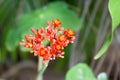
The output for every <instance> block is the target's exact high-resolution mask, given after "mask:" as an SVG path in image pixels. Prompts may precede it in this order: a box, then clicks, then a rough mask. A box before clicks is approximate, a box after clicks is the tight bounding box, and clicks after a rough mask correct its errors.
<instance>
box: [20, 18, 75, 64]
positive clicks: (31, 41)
mask: <svg viewBox="0 0 120 80" xmlns="http://www.w3.org/2000/svg"><path fill="white" fill-rule="evenodd" d="M60 25H61V22H60V21H59V19H56V20H52V23H50V22H49V21H47V27H46V29H44V28H43V27H41V28H40V29H36V30H35V29H34V28H31V32H33V35H25V41H21V42H20V45H23V46H24V47H26V48H31V51H30V52H31V53H34V55H35V56H38V57H42V58H43V62H45V61H46V60H52V59H55V58H56V57H60V58H64V56H63V54H64V52H63V49H64V47H66V46H67V45H68V44H69V43H73V42H74V40H75V36H74V32H73V31H72V30H71V29H69V28H68V29H65V30H64V28H61V27H58V26H60ZM57 27H58V28H57ZM45 40H47V41H49V43H50V45H49V46H46V45H43V42H44V41H45Z"/></svg>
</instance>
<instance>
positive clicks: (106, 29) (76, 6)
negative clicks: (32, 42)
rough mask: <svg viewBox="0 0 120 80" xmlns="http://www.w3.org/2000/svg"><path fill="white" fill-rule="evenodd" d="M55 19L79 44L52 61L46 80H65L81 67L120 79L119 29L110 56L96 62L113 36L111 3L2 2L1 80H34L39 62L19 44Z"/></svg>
mask: <svg viewBox="0 0 120 80" xmlns="http://www.w3.org/2000/svg"><path fill="white" fill-rule="evenodd" d="M56 18H59V19H60V20H61V22H62V26H63V27H64V28H67V27H70V28H71V29H73V30H74V31H75V32H76V34H75V36H76V40H75V42H74V44H70V45H69V46H68V47H66V48H65V55H64V56H65V58H64V59H56V60H54V61H50V63H49V66H48V68H47V70H46V71H45V73H44V75H43V79H44V80H65V75H66V72H67V71H68V69H70V68H71V67H73V66H74V65H76V64H78V63H86V64H87V65H89V66H90V67H91V69H92V70H93V72H94V74H95V76H97V75H98V74H99V73H100V72H106V73H107V76H108V78H109V80H119V79H120V27H118V28H117V29H116V30H115V32H114V37H113V41H112V43H111V45H110V47H109V49H108V50H107V52H106V53H105V54H104V55H103V56H102V57H101V58H100V59H98V60H94V59H93V58H94V56H95V55H96V54H97V52H98V51H99V49H100V48H101V46H102V45H103V43H104V41H105V40H106V37H108V36H109V35H110V32H111V24H112V23H111V17H110V13H109V10H108V0H0V80H35V77H36V75H37V62H38V59H37V57H34V56H33V55H32V54H29V51H28V50H27V49H25V48H23V47H21V46H20V45H19V42H20V41H21V40H22V39H23V38H24V34H28V33H30V28H31V27H34V28H39V27H40V26H44V27H45V26H46V20H52V19H56Z"/></svg>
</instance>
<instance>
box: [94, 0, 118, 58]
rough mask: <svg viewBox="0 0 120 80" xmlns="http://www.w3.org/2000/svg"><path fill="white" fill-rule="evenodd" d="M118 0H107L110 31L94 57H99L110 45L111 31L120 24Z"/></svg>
mask: <svg viewBox="0 0 120 80" xmlns="http://www.w3.org/2000/svg"><path fill="white" fill-rule="evenodd" d="M119 4H120V0H117V1H115V0H109V11H110V15H111V17H112V32H111V33H110V36H109V37H108V38H107V40H106V41H105V43H104V45H103V47H102V48H101V49H100V51H99V52H98V54H97V55H96V56H95V59H98V58H100V57H101V56H102V55H103V54H104V53H105V51H106V50H107V49H108V47H109V46H110V43H111V41H112V38H113V33H114V31H115V29H116V28H117V27H118V25H119V24H120V10H119V9H120V6H119Z"/></svg>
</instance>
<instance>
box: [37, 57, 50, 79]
mask: <svg viewBox="0 0 120 80" xmlns="http://www.w3.org/2000/svg"><path fill="white" fill-rule="evenodd" d="M42 61H43V59H42V58H39V60H38V75H37V78H36V80H42V77H43V73H44V71H45V69H46V68H47V66H48V63H49V61H47V62H46V65H45V64H43V63H42Z"/></svg>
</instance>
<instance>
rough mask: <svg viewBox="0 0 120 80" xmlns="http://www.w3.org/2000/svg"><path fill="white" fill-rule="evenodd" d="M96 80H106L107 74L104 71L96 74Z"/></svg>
mask: <svg viewBox="0 0 120 80" xmlns="http://www.w3.org/2000/svg"><path fill="white" fill-rule="evenodd" d="M97 80H108V78H107V74H106V73H105V72H102V73H100V74H99V75H98V76H97Z"/></svg>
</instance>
